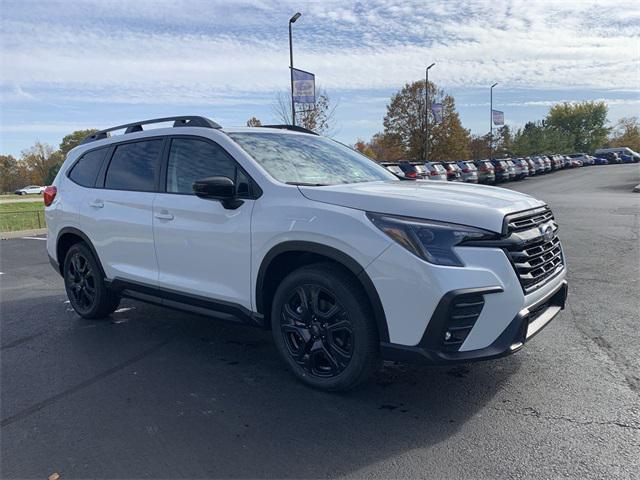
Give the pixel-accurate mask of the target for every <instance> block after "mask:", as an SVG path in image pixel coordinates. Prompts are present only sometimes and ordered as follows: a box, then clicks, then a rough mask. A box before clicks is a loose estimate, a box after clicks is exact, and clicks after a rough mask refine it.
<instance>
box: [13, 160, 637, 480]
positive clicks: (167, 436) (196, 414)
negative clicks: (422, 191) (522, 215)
mask: <svg viewBox="0 0 640 480" xmlns="http://www.w3.org/2000/svg"><path fill="white" fill-rule="evenodd" d="M638 183H640V166H639V165H612V166H602V167H598V166H594V167H586V168H581V169H577V170H575V171H562V172H558V173H554V174H552V175H549V176H545V177H542V178H531V179H527V180H525V181H522V182H517V183H510V184H508V185H507V187H508V188H513V189H515V190H518V191H522V192H526V193H530V194H532V195H534V196H537V197H539V198H541V199H543V200H545V201H547V202H548V203H549V204H550V205H551V207H552V208H553V210H554V213H555V215H556V218H557V220H558V222H559V223H560V229H561V230H560V235H561V238H562V241H563V244H564V248H565V253H566V256H567V258H568V263H569V280H570V296H569V302H568V306H567V309H566V310H565V311H563V312H562V313H561V314H560V316H559V317H557V318H556V320H554V322H553V323H552V324H551V325H549V326H548V327H547V328H546V329H545V330H544V331H543V332H542V333H541V334H540V335H538V336H537V337H536V338H535V339H534V340H532V342H531V343H530V344H528V345H527V346H526V347H525V348H524V349H523V350H522V351H520V352H518V353H517V354H516V355H513V356H511V357H507V358H504V359H500V360H495V361H490V362H482V363H474V364H468V365H458V366H454V367H417V366H406V365H396V364H387V365H385V367H384V369H383V370H382V371H380V372H379V374H378V375H377V376H376V377H375V378H374V379H372V380H371V381H370V382H368V383H367V384H365V385H364V386H363V387H361V388H360V389H358V390H356V391H354V392H350V393H348V394H327V393H322V392H317V391H314V390H310V389H308V388H307V387H305V386H303V385H302V384H300V383H298V382H297V381H295V380H294V378H293V377H292V376H291V375H290V374H289V373H288V371H287V370H286V369H285V367H284V365H283V364H282V363H281V362H280V361H279V359H278V358H277V356H276V351H275V349H274V346H273V345H272V342H271V337H270V333H269V332H263V331H259V330H254V329H250V328H249V327H242V326H236V325H229V324H225V323H221V322H217V321H213V320H210V319H207V318H203V317H198V316H194V315H188V314H183V313H178V312H175V311H171V310H165V309H162V308H160V307H154V306H149V305H144V304H142V303H138V302H134V301H129V300H125V301H124V302H123V303H122V305H121V309H120V310H119V311H118V312H117V313H115V314H114V315H113V316H112V318H111V319H110V320H106V321H86V320H82V319H80V318H79V317H78V316H76V315H75V314H74V313H73V312H72V311H71V309H70V307H69V305H68V303H65V302H66V295H65V293H64V290H63V285H62V280H61V278H60V277H59V276H57V274H56V273H55V272H54V271H53V269H52V268H51V267H50V265H49V263H48V261H47V257H46V253H45V242H44V241H42V240H38V239H14V240H5V241H2V242H0V249H1V251H0V272H2V275H0V296H1V304H0V307H1V320H0V340H1V342H0V345H1V350H0V359H1V362H0V373H1V377H0V389H1V397H0V400H1V405H0V417H1V423H0V434H1V439H0V447H1V451H0V455H1V463H0V466H1V471H0V477H2V478H46V477H47V476H49V475H51V474H52V473H54V472H56V473H58V474H59V475H60V477H61V478H62V479H65V478H80V477H82V478H89V477H91V478H205V477H209V478H210V477H225V478H265V477H268V478H274V477H276V478H285V477H286V478H318V477H323V478H324V477H352V478H364V477H367V478H457V479H459V478H496V477H511V478H559V477H570V478H625V479H626V478H633V477H635V478H638V477H639V476H640V353H638V352H640V334H639V331H638V326H639V325H640V295H639V294H638V292H640V194H635V193H632V192H631V191H632V189H633V187H634V186H635V185H636V184H638Z"/></svg>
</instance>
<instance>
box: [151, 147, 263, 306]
mask: <svg viewBox="0 0 640 480" xmlns="http://www.w3.org/2000/svg"><path fill="white" fill-rule="evenodd" d="M212 176H223V177H229V178H231V179H232V180H234V182H235V183H236V190H237V192H238V196H239V198H243V197H244V198H243V203H242V205H240V206H239V207H237V208H235V209H228V208H225V206H224V205H223V204H222V203H221V202H220V201H218V200H211V199H204V198H200V197H197V196H195V195H194V194H193V190H192V185H193V182H194V181H195V180H200V179H202V178H206V177H212ZM163 190H164V192H163ZM249 190H250V186H249V179H248V177H247V176H246V174H245V173H244V172H243V170H242V169H241V168H240V167H239V166H238V165H237V164H236V162H235V160H234V159H233V158H232V157H231V156H230V155H229V154H228V153H227V152H226V151H225V150H224V149H223V148H222V147H220V146H219V145H218V144H216V143H214V142H213V141H210V140H207V139H203V138H197V137H190V136H179V137H174V138H172V139H171V143H170V145H169V151H168V159H167V167H166V180H165V185H164V186H162V185H161V188H160V191H161V193H158V194H157V195H156V198H155V200H154V205H153V232H154V238H155V247H156V253H157V256H158V269H159V274H158V284H159V286H160V287H164V288H167V289H170V290H174V291H178V292H180V293H187V294H191V295H197V296H200V297H208V298H210V299H212V300H216V301H222V302H229V303H233V304H239V305H242V306H244V307H245V308H248V309H250V308H251V292H250V284H251V281H250V278H251V270H250V269H251V239H250V234H251V230H250V227H251V212H252V210H253V204H254V200H252V199H251V198H250V195H249Z"/></svg>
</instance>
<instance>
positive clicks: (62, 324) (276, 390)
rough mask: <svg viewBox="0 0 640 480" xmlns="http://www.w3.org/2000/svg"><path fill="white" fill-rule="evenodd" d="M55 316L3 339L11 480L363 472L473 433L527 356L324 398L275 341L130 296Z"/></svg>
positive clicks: (438, 370) (396, 377)
mask: <svg viewBox="0 0 640 480" xmlns="http://www.w3.org/2000/svg"><path fill="white" fill-rule="evenodd" d="M47 298H48V297H42V298H41V299H39V300H38V301H39V302H42V303H43V305H45V304H46V302H47ZM56 299H57V303H60V302H59V299H58V297H56ZM20 302H26V300H20V301H19V302H18V303H20ZM18 307H19V305H10V306H9V310H15V309H17V308H18ZM49 308H51V307H49ZM56 309H57V310H54V311H52V312H51V318H50V319H48V320H47V319H38V320H37V322H36V323H42V328H41V329H39V330H38V334H37V335H35V336H33V332H30V336H25V337H24V338H25V340H24V341H23V342H22V343H20V339H19V338H18V340H15V339H14V340H12V342H9V343H7V342H5V341H4V340H3V345H5V344H6V345H8V346H9V348H8V349H3V352H2V354H3V370H5V371H4V372H3V377H2V378H3V380H2V390H3V392H4V393H3V397H5V398H4V399H3V400H5V399H6V400H10V401H9V405H15V409H14V411H8V410H5V409H4V408H3V412H2V418H3V420H4V419H6V418H10V419H16V420H15V421H12V422H11V423H10V425H7V426H6V428H5V429H4V431H3V437H4V438H3V441H2V443H3V445H2V447H3V449H4V452H5V455H4V460H3V469H4V471H5V474H7V475H8V476H9V477H10V476H21V477H30V476H33V475H35V474H40V475H42V474H45V473H47V474H48V473H50V472H48V471H43V469H46V468H51V467H50V465H51V464H52V460H51V459H56V461H57V462H58V463H57V466H56V469H58V470H56V471H60V472H61V474H62V475H63V476H64V475H66V476H68V477H73V476H78V475H80V476H100V475H104V476H106V477H111V478H125V477H128V478H142V477H153V478H196V477H198V478H201V477H208V478H212V477H218V478H219V477H225V478H231V477H234V478H309V477H314V478H318V477H335V476H340V475H345V474H355V475H356V476H357V473H358V472H359V471H361V470H363V469H370V468H373V467H372V465H375V464H376V463H378V462H382V461H384V460H385V459H389V458H393V457H396V456H399V455H402V454H407V453H409V452H411V451H412V450H414V449H419V448H425V447H426V448H429V447H433V446H435V445H437V444H439V443H441V442H444V441H448V440H449V439H450V438H451V437H455V436H457V435H464V431H465V424H466V423H467V422H468V421H469V420H470V419H471V418H473V417H474V416H476V415H477V414H478V413H479V412H480V411H481V410H482V409H483V408H485V406H486V405H487V403H488V402H490V401H491V400H492V398H493V397H494V396H495V395H496V394H497V393H498V392H499V391H500V389H501V386H502V385H503V383H504V382H506V381H507V380H508V379H509V377H511V376H512V375H513V374H514V373H515V372H516V371H517V370H518V369H519V359H518V357H517V356H515V357H511V358H509V359H505V360H497V361H493V362H482V363H474V364H461V365H456V366H447V367H424V366H423V367H420V366H410V365H401V364H394V363H385V365H384V366H383V368H382V369H381V370H380V371H379V372H378V373H377V374H376V375H375V376H374V377H373V378H372V379H371V380H369V381H368V382H366V383H365V384H363V385H361V386H360V387H359V388H357V389H355V390H353V391H351V392H347V393H339V394H338V393H325V392H321V391H317V390H313V389H311V388H308V387H306V386H305V385H303V384H301V383H300V382H298V381H297V380H296V379H295V378H294V377H293V375H292V374H291V373H290V372H289V371H288V370H287V369H286V367H285V365H284V363H283V362H281V361H280V359H279V358H278V356H277V352H276V350H275V347H274V345H273V342H272V341H271V335H270V332H266V331H262V330H257V329H253V328H249V327H244V326H239V325H232V324H228V323H224V322H219V321H216V320H211V319H208V318H205V317H199V316H195V315H189V314H184V313H180V312H175V311H171V310H167V309H163V308H160V307H154V306H150V305H145V304H142V303H138V302H133V301H128V300H127V301H125V302H123V304H122V308H121V310H120V311H119V312H118V313H115V314H114V315H113V316H112V317H111V318H110V319H107V320H104V321H87V320H83V319H81V318H79V317H77V316H76V315H75V313H73V312H70V311H68V306H66V305H61V306H58V307H56ZM51 322H55V326H51V325H50V323H51ZM47 325H48V326H47ZM16 342H18V344H16ZM12 355H13V356H16V358H15V359H12V358H11V356H12ZM18 356H19V358H18ZM5 359H6V360H7V361H6V362H5ZM39 375H40V377H39ZM25 378H28V379H30V380H29V381H30V382H32V383H33V385H31V386H32V387H33V388H31V389H30V390H28V392H27V393H28V395H27V394H26V393H25V391H24V389H25V388H26V387H25V386H24V385H22V383H24V381H25ZM12 391H13V392H14V393H16V392H18V393H19V392H22V393H20V394H21V395H22V396H23V397H24V398H22V399H21V401H19V402H14V401H11V400H12V399H11V398H10V397H11V396H12V395H14V394H12V393H11V392H12ZM29 392H30V393H29ZM16 394H17V393H16ZM51 399H53V400H51ZM41 404H42V405H44V406H43V407H42V408H38V409H37V410H36V411H37V415H35V414H34V415H31V414H23V413H22V412H24V411H26V412H27V413H29V411H30V410H29V409H31V410H33V406H34V405H36V406H39V405H41ZM34 432H38V433H37V435H38V441H36V438H34V436H35V435H36V433H34ZM439 462H446V460H443V459H439ZM54 463H55V462H54ZM105 471H108V473H106V474H105V473H104V472H105Z"/></svg>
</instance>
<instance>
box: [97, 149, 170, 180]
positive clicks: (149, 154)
mask: <svg viewBox="0 0 640 480" xmlns="http://www.w3.org/2000/svg"><path fill="white" fill-rule="evenodd" d="M162 142H163V140H161V139H157V140H146V141H143V142H135V143H125V144H122V145H118V146H117V147H116V150H115V152H114V153H113V157H112V159H111V163H110V164H109V168H108V170H107V176H106V178H105V181H104V187H105V188H109V189H112V190H134V191H139V192H152V191H154V190H155V189H156V176H157V174H158V171H159V168H160V153H161V152H162Z"/></svg>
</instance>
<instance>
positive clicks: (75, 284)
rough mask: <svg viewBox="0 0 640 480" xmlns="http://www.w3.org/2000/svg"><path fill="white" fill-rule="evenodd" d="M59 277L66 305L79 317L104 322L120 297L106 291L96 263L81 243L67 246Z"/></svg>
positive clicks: (118, 302) (117, 303) (89, 251)
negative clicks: (65, 294) (64, 291)
mask: <svg viewBox="0 0 640 480" xmlns="http://www.w3.org/2000/svg"><path fill="white" fill-rule="evenodd" d="M63 273H64V286H65V289H66V291H67V297H69V302H70V303H71V306H72V307H73V309H74V310H75V311H76V313H77V314H78V315H80V316H81V317H83V318H88V319H94V318H104V317H107V316H108V315H110V314H112V313H113V312H114V311H115V310H116V309H117V308H118V305H119V304H120V297H119V296H118V295H117V294H115V293H114V292H113V291H112V290H110V289H108V288H107V286H106V285H105V283H104V277H103V276H102V274H101V270H100V266H99V265H98V261H97V260H96V258H95V257H94V255H93V253H91V250H90V249H89V248H88V247H87V246H86V245H85V244H84V243H76V244H75V245H72V246H71V248H70V249H69V251H68V252H67V255H66V256H65V260H64V269H63Z"/></svg>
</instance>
